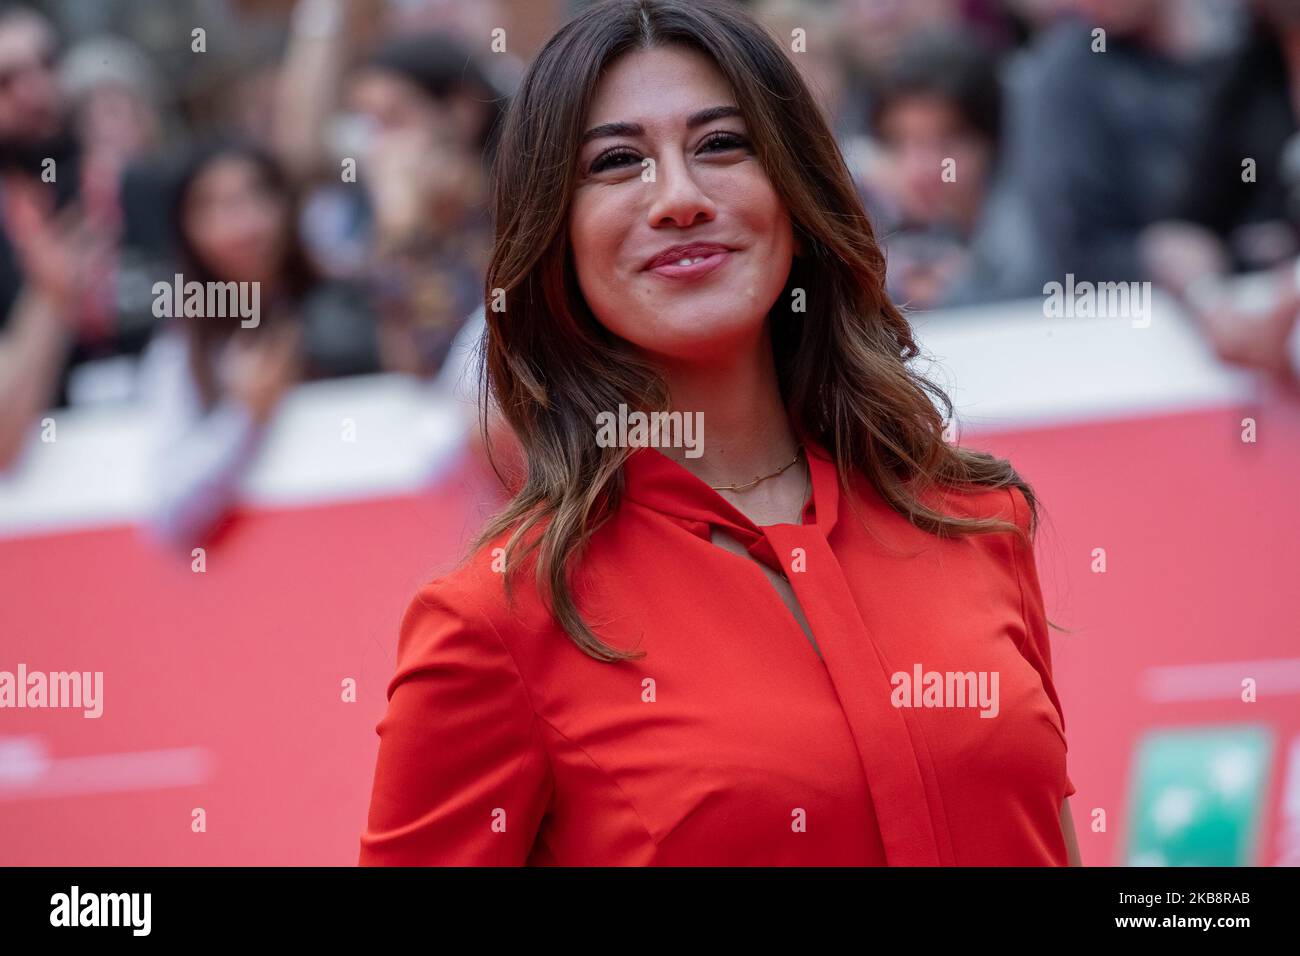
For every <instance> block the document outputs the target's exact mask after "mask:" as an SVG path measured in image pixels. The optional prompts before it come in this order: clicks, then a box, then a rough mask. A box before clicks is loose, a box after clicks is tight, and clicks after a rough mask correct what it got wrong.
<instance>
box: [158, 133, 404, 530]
mask: <svg viewBox="0 0 1300 956" xmlns="http://www.w3.org/2000/svg"><path fill="white" fill-rule="evenodd" d="M171 211H172V216H173V223H174V228H175V233H176V245H177V248H178V250H179V255H178V259H179V261H178V263H177V268H178V269H179V271H180V274H181V276H182V281H183V282H184V283H189V282H200V283H205V284H206V283H218V282H219V283H229V282H236V283H258V288H259V294H258V295H259V304H260V314H259V315H258V316H257V317H256V323H255V324H253V325H251V326H250V327H244V325H243V321H242V319H241V317H239V316H232V317H218V316H210V315H198V316H195V315H188V314H187V315H183V316H176V315H175V314H174V312H175V310H174V309H173V310H172V312H173V314H172V316H171V318H170V321H169V323H168V324H166V325H165V326H164V327H163V328H162V329H160V330H159V333H158V335H157V337H156V338H155V340H154V341H153V342H151V343H150V345H149V348H148V351H147V353H146V355H145V359H144V369H143V378H144V381H145V390H146V395H147V397H148V400H149V403H150V406H151V411H152V414H153V416H154V427H153V430H152V431H153V438H154V440H155V442H156V454H155V456H154V460H153V471H154V484H155V488H156V494H155V497H154V501H153V504H152V506H151V511H150V514H149V516H148V519H147V524H148V529H149V530H150V531H151V532H152V533H153V534H154V535H155V536H156V537H157V538H159V539H161V540H162V541H164V542H166V543H169V544H172V545H175V546H177V547H179V548H182V549H188V548H191V547H193V546H195V545H197V544H201V543H202V541H203V540H204V539H205V538H206V537H207V536H208V535H209V534H210V532H211V531H212V530H213V529H214V528H215V527H216V525H217V523H218V522H219V520H220V519H221V518H222V516H223V515H225V514H226V512H227V511H228V509H229V508H230V506H231V505H232V504H233V503H234V501H235V498H236V494H237V489H238V486H239V482H240V480H241V479H242V477H243V476H244V474H245V473H246V472H247V470H248V469H249V467H250V466H251V465H252V463H253V461H254V460H255V458H256V456H257V453H258V450H259V448H260V446H261V444H262V441H263V439H264V437H265V435H266V432H267V429H268V426H269V424H270V422H271V420H272V418H273V416H274V415H275V412H276V410H277V408H278V407H279V405H280V402H281V399H282V398H283V397H284V395H285V393H286V391H287V390H288V389H289V388H290V387H291V386H292V385H293V384H295V383H296V382H298V381H299V380H301V379H304V378H306V379H314V378H323V377H330V376H337V375H349V374H362V373H367V372H374V371H378V370H379V357H378V343H377V339H376V336H375V331H374V323H373V320H372V318H371V316H370V314H369V313H368V312H367V311H366V310H365V308H364V300H363V299H362V298H361V297H359V296H358V295H357V294H356V293H355V290H351V289H349V288H347V287H346V286H344V285H341V284H339V283H333V282H323V281H321V280H320V279H319V277H318V276H317V274H316V272H315V270H314V269H313V267H312V265H311V263H310V262H309V260H308V258H307V255H306V253H305V251H304V250H303V248H302V245H301V243H300V241H299V239H298V235H297V231H296V229H295V221H296V220H295V197H294V193H293V190H292V189H291V187H290V184H289V180H288V179H287V177H286V175H285V173H284V172H283V170H282V169H281V168H280V167H279V165H278V164H277V163H276V162H275V160H274V159H273V158H272V157H271V155H270V154H269V153H267V152H265V151H264V150H262V149H261V148H260V147H258V146H255V145H250V144H247V143H243V142H240V141H235V140H219V141H214V142H210V143H204V144H201V145H199V146H196V147H194V148H193V149H191V150H190V151H189V153H188V155H187V156H186V158H185V161H184V162H183V164H182V165H181V167H180V169H179V171H178V174H177V179H176V187H175V192H174V195H173V198H172V205H171ZM161 278H164V279H165V281H167V282H168V284H171V281H172V280H173V276H166V277H161Z"/></svg>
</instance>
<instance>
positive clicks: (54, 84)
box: [0, 5, 88, 469]
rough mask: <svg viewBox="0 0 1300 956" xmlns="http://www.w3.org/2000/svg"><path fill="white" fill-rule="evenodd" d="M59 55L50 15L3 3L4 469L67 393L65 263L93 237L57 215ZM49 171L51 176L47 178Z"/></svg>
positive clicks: (67, 142)
mask: <svg viewBox="0 0 1300 956" xmlns="http://www.w3.org/2000/svg"><path fill="white" fill-rule="evenodd" d="M57 56H58V38H57V36H56V35H55V32H54V27H53V26H52V25H51V24H50V23H49V21H48V20H46V19H45V18H44V17H43V16H41V15H40V14H38V13H36V12H35V11H34V10H32V9H30V8H27V7H18V6H12V5H6V6H4V7H3V8H0V175H2V176H3V182H0V203H3V207H4V220H3V228H0V469H3V468H6V467H8V466H9V465H10V464H12V463H13V461H14V460H15V459H16V457H17V455H18V453H19V451H20V450H21V449H22V446H23V442H24V440H25V438H26V435H27V431H28V428H29V427H30V425H31V423H32V421H33V420H34V419H35V417H36V415H37V414H38V413H39V412H40V411H41V409H43V408H45V407H46V405H47V404H48V403H49V402H50V401H51V400H52V399H54V398H55V397H56V396H57V393H58V392H60V391H62V389H61V383H60V381H59V378H60V374H61V372H62V371H63V369H64V368H65V365H66V362H67V358H68V355H69V352H70V350H71V348H72V345H73V342H74V341H75V339H76V338H77V336H78V331H79V330H78V328H77V324H76V323H77V318H78V316H77V314H76V311H75V303H76V301H77V300H78V299H80V298H81V297H82V293H83V291H84V290H83V289H81V288H79V287H77V285H76V283H75V279H74V275H75V272H74V274H73V275H67V274H65V273H66V265H67V263H64V262H62V261H61V260H63V259H64V257H65V255H66V252H67V251H68V248H69V246H70V244H71V242H72V235H73V233H74V232H77V233H78V240H79V242H80V247H81V248H85V240H86V239H87V238H88V237H87V236H86V235H85V233H84V232H82V231H80V230H78V229H76V226H77V225H78V224H76V223H74V222H73V219H72V216H70V215H66V214H65V215H63V216H62V217H61V218H60V220H59V222H58V223H57V224H55V223H54V222H53V221H52V212H53V210H54V209H55V208H56V207H65V206H66V205H67V203H68V202H69V201H70V200H71V199H72V197H73V195H74V190H75V188H76V185H77V173H76V150H75V144H74V141H73V138H72V133H71V129H70V126H69V124H68V122H67V115H66V111H65V108H64V102H63V97H62V95H61V94H60V91H59V86H58V79H57V76H56V74H55V69H54V68H55V63H56V59H57ZM47 159H48V160H52V161H53V164H54V165H53V166H52V167H47V166H46V165H45V161H46V160H47ZM46 169H53V171H54V176H55V179H54V181H53V182H49V181H48V180H47V181H46V182H42V180H41V174H42V172H43V171H45V170H46ZM47 175H48V174H47ZM24 273H26V276H27V279H26V281H24Z"/></svg>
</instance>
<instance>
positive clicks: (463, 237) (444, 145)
mask: <svg viewBox="0 0 1300 956" xmlns="http://www.w3.org/2000/svg"><path fill="white" fill-rule="evenodd" d="M348 99H349V104H350V106H351V108H352V110H353V112H354V115H355V116H357V117H359V118H360V120H361V122H362V123H363V124H364V125H363V126H362V129H364V130H365V136H366V137H367V142H366V143H365V152H364V153H363V156H362V159H361V163H362V164H363V165H364V170H363V172H362V175H361V177H360V179H361V182H362V183H363V185H364V186H365V189H366V198H367V200H368V203H369V208H370V212H371V217H372V218H371V224H372V243H373V244H372V247H371V251H372V259H371V263H370V267H369V272H370V278H371V281H372V285H373V288H374V291H375V295H376V300H377V303H378V308H379V310H380V314H381V315H382V316H383V328H384V335H385V342H384V345H385V361H386V364H387V366H388V367H389V368H392V369H395V370H399V371H406V372H410V373H412V374H417V375H429V374H432V373H433V372H436V371H437V369H438V368H439V367H440V366H441V364H442V362H443V360H444V359H445V357H446V354H447V350H448V348H450V347H451V342H452V340H453V338H454V337H455V335H456V333H457V331H459V329H460V327H461V326H462V325H463V324H464V322H465V320H466V319H467V318H468V317H469V315H470V314H471V313H472V312H473V311H474V309H475V308H476V307H477V306H478V304H479V303H480V302H481V301H482V298H483V275H484V271H485V269H486V268H487V254H488V249H489V246H490V223H489V221H488V215H487V202H486V199H487V172H486V167H485V165H484V161H485V157H487V156H488V155H489V152H490V150H489V147H490V135H491V132H492V130H493V128H494V125H495V121H496V118H497V114H498V111H499V103H498V99H497V96H496V94H495V92H494V91H493V90H492V88H491V86H490V85H489V83H488V81H487V79H486V77H485V75H484V74H483V73H482V72H480V71H479V70H478V68H477V67H476V65H475V62H474V59H473V57H472V56H471V54H470V53H469V52H468V50H467V49H466V48H465V47H464V46H462V45H461V44H460V43H459V42H458V41H456V40H454V39H453V38H452V37H451V36H449V35H447V34H443V33H428V34H424V35H420V36H411V37H401V38H398V39H395V40H391V41H389V42H388V43H386V44H384V45H383V46H382V47H381V48H380V49H379V50H378V51H377V52H376V53H375V55H374V56H373V57H372V58H371V59H370V60H369V61H368V62H367V63H366V65H365V66H364V67H363V68H362V69H361V70H360V71H359V73H358V74H357V76H356V77H355V78H354V79H353V81H352V83H351V88H350V90H349V94H348Z"/></svg>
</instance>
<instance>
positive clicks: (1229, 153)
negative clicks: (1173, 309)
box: [1142, 0, 1300, 382]
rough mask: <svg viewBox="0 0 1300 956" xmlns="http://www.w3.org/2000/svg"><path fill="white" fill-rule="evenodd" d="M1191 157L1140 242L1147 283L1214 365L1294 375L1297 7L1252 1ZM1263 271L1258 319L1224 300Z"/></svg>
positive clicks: (1298, 229) (1298, 271)
mask: <svg viewBox="0 0 1300 956" xmlns="http://www.w3.org/2000/svg"><path fill="white" fill-rule="evenodd" d="M1251 13H1252V17H1251V22H1250V28H1249V31H1248V33H1247V36H1246V38H1245V40H1244V42H1243V43H1242V44H1241V46H1240V48H1239V50H1238V51H1237V52H1236V54H1235V55H1234V56H1233V57H1232V58H1231V60H1230V61H1229V62H1228V64H1227V65H1226V68H1225V69H1224V70H1223V72H1222V74H1221V75H1220V78H1219V80H1218V83H1217V86H1216V89H1215V91H1214V94H1213V96H1212V97H1211V99H1210V103H1211V107H1210V110H1209V113H1208V115H1207V116H1206V117H1205V119H1204V121H1203V123H1202V126H1201V131H1200V138H1199V141H1198V143H1197V145H1196V147H1195V148H1194V150H1193V152H1192V162H1193V169H1194V171H1195V172H1194V175H1193V177H1192V181H1191V183H1190V184H1189V185H1188V187H1187V188H1186V189H1185V190H1184V192H1183V194H1182V195H1181V196H1180V197H1179V199H1178V201H1177V202H1176V203H1175V205H1174V207H1173V209H1172V211H1171V217H1170V219H1169V220H1167V221H1164V222H1160V223H1157V224H1155V225H1153V226H1152V227H1150V228H1149V229H1148V230H1147V232H1146V233H1145V234H1144V236H1143V246H1142V249H1143V254H1144V257H1145V261H1146V263H1147V265H1148V268H1149V270H1150V272H1151V274H1152V277H1153V278H1154V279H1155V280H1156V281H1157V282H1159V283H1161V285H1162V286H1163V287H1164V288H1165V289H1167V290H1168V291H1169V292H1171V293H1172V294H1174V295H1175V296H1176V297H1177V298H1179V299H1180V300H1181V301H1182V303H1183V304H1184V306H1185V307H1187V309H1188V311H1189V312H1190V313H1191V314H1192V316H1193V317H1194V318H1195V320H1196V321H1197V322H1198V323H1199V325H1200V326H1201V328H1202V329H1203V330H1204V332H1205V334H1206V335H1207V337H1208V338H1209V341H1210V343H1211V344H1212V345H1213V346H1214V348H1215V351H1216V352H1217V354H1218V355H1219V356H1220V358H1222V359H1224V360H1225V361H1228V362H1232V363H1234V364H1238V365H1242V366H1245V367H1250V368H1256V369H1261V370H1264V371H1266V372H1270V373H1273V374H1275V375H1277V376H1279V377H1281V378H1282V379H1283V380H1287V379H1290V380H1291V381H1293V382H1294V381H1295V380H1296V378H1297V376H1298V375H1300V333H1298V332H1297V330H1296V326H1297V314H1298V313H1300V0H1254V2H1253V3H1252V4H1251ZM1264 271H1272V272H1273V273H1274V277H1273V279H1272V280H1271V283H1270V284H1271V285H1272V288H1273V292H1272V294H1271V295H1269V296H1267V297H1266V301H1265V302H1263V304H1262V308H1249V309H1247V308H1243V307H1242V306H1241V305H1240V304H1238V303H1237V302H1234V301H1233V299H1232V297H1231V296H1230V294H1229V293H1228V289H1227V286H1226V284H1225V281H1224V280H1225V279H1226V278H1228V277H1229V276H1230V275H1232V274H1235V273H1251V272H1264Z"/></svg>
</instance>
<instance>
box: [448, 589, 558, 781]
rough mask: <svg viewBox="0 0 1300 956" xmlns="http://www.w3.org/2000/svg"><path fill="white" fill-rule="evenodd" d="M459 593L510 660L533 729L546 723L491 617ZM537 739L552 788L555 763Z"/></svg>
mask: <svg viewBox="0 0 1300 956" xmlns="http://www.w3.org/2000/svg"><path fill="white" fill-rule="evenodd" d="M444 580H446V579H445V578H439V579H437V580H435V581H430V582H429V584H428V585H425V586H426V587H428V586H431V585H434V584H437V583H439V582H440V581H444ZM461 593H462V596H463V598H464V600H465V602H466V603H467V604H468V605H470V607H471V608H472V609H473V610H474V612H475V614H476V615H477V616H478V617H480V618H482V619H483V622H484V623H485V624H487V626H488V627H489V628H490V629H491V631H492V634H493V636H494V637H496V639H497V643H498V644H500V645H501V649H502V650H504V651H505V652H506V656H507V657H509V658H510V666H511V667H512V668H514V672H515V679H516V680H518V681H519V686H520V688H522V690H523V692H524V700H525V702H526V703H527V704H528V709H529V710H530V711H532V714H533V724H534V727H535V726H536V723H537V721H539V720H541V721H546V718H545V717H543V716H542V715H541V714H539V713H538V712H537V705H536V704H535V703H534V702H533V694H532V691H530V690H529V689H528V682H527V681H526V680H524V672H523V671H522V670H521V669H520V667H519V661H518V659H516V657H515V652H514V651H513V650H511V648H510V645H509V644H507V643H506V641H505V639H504V638H503V637H502V636H501V632H500V631H499V630H497V626H496V624H495V623H494V622H493V620H492V618H491V617H490V616H489V615H488V614H487V613H486V612H485V611H484V610H483V606H482V605H481V604H479V603H478V601H477V600H476V599H475V598H474V597H473V596H472V595H470V594H469V593H468V589H463V590H462V592H461ZM546 722H547V723H548V724H549V723H550V721H546ZM539 737H540V738H541V741H542V753H544V754H545V755H546V769H547V773H549V774H550V777H551V783H552V786H554V783H555V762H554V760H553V758H552V756H551V750H550V748H549V747H547V746H546V740H545V735H544V734H541V735H539Z"/></svg>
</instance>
